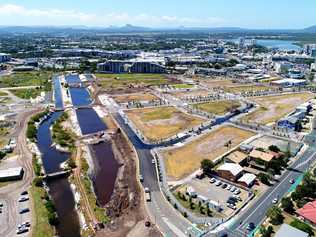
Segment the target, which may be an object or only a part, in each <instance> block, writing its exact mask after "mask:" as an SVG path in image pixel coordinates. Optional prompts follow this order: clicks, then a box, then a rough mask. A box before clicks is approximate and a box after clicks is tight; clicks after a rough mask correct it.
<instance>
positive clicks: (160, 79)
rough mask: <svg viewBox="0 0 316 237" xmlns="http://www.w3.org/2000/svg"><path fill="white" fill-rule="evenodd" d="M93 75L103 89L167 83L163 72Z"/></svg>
mask: <svg viewBox="0 0 316 237" xmlns="http://www.w3.org/2000/svg"><path fill="white" fill-rule="evenodd" d="M95 76H96V77H97V78H98V82H99V84H100V85H101V87H102V88H103V89H120V88H121V89H124V88H128V87H131V86H155V85H162V84H169V80H168V79H167V78H166V76H165V75H163V74H95Z"/></svg>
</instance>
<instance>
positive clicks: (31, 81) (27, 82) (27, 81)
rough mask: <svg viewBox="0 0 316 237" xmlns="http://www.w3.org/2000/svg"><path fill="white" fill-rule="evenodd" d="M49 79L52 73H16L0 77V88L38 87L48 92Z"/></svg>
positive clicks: (49, 86)
mask: <svg viewBox="0 0 316 237" xmlns="http://www.w3.org/2000/svg"><path fill="white" fill-rule="evenodd" d="M51 77H52V72H45V71H41V72H16V73H13V74H11V75H8V76H0V87H2V88H3V87H19V86H40V87H42V88H43V90H45V91H50V90H51V83H50V82H49V79H51Z"/></svg>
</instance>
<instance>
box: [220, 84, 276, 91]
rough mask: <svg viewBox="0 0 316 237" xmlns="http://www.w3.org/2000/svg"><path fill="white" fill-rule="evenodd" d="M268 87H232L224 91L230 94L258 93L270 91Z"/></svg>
mask: <svg viewBox="0 0 316 237" xmlns="http://www.w3.org/2000/svg"><path fill="white" fill-rule="evenodd" d="M268 89H270V87H268V86H259V85H240V86H230V87H225V88H224V90H225V91H226V92H228V93H243V92H257V91H264V90H268Z"/></svg>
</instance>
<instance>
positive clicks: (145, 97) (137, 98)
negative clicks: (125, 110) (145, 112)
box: [112, 93, 157, 103]
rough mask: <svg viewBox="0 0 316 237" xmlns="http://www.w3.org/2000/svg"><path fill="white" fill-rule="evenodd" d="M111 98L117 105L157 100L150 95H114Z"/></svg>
mask: <svg viewBox="0 0 316 237" xmlns="http://www.w3.org/2000/svg"><path fill="white" fill-rule="evenodd" d="M112 97H113V99H114V100H115V101H116V102H117V103H127V102H131V101H150V100H155V99H157V97H156V96H155V95H153V94H150V93H133V94H124V95H114V96H112Z"/></svg>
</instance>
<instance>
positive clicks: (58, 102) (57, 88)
mask: <svg viewBox="0 0 316 237" xmlns="http://www.w3.org/2000/svg"><path fill="white" fill-rule="evenodd" d="M53 80H54V97H55V108H56V109H63V108H64V103H63V98H62V95H61V85H60V80H59V78H58V77H55V78H54V79H53Z"/></svg>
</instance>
